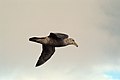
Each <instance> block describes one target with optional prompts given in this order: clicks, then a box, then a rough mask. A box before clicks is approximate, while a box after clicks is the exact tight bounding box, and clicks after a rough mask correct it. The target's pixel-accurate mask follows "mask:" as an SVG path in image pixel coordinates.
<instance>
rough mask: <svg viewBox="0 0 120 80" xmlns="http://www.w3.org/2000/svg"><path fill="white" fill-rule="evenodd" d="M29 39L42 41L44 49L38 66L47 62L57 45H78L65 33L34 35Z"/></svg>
mask: <svg viewBox="0 0 120 80" xmlns="http://www.w3.org/2000/svg"><path fill="white" fill-rule="evenodd" d="M29 40H30V41H33V42H37V43H40V44H42V47H43V51H42V53H41V56H40V57H39V60H38V62H37V64H36V67H37V66H40V65H42V64H43V63H45V62H46V61H47V60H48V59H49V58H50V57H51V56H52V55H53V53H54V52H55V47H63V46H67V45H72V44H73V45H75V46H76V47H78V45H77V44H76V43H75V41H74V40H73V39H72V38H68V35H67V34H63V33H50V35H49V36H47V37H40V38H39V37H32V38H30V39H29Z"/></svg>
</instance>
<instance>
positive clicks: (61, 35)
mask: <svg viewBox="0 0 120 80" xmlns="http://www.w3.org/2000/svg"><path fill="white" fill-rule="evenodd" d="M49 37H51V38H54V39H65V38H68V37H69V36H68V35H67V34H63V33H50V35H49Z"/></svg>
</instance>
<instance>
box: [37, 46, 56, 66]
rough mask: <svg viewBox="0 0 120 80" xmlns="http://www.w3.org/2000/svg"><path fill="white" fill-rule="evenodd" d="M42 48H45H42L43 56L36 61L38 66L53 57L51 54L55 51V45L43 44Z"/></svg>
mask: <svg viewBox="0 0 120 80" xmlns="http://www.w3.org/2000/svg"><path fill="white" fill-rule="evenodd" d="M42 48H43V50H42V53H41V56H40V57H39V59H38V61H37V63H36V67H37V66H40V65H42V64H43V63H45V62H46V61H47V60H48V59H50V58H51V56H52V55H53V53H54V52H55V47H53V46H49V45H42Z"/></svg>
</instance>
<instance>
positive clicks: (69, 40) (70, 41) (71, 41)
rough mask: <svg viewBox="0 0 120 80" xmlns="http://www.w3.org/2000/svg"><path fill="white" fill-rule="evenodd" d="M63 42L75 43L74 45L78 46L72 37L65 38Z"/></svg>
mask: <svg viewBox="0 0 120 80" xmlns="http://www.w3.org/2000/svg"><path fill="white" fill-rule="evenodd" d="M65 42H66V43H67V44H68V45H75V46H76V47H78V45H77V43H76V42H75V40H74V39H72V38H67V40H65Z"/></svg>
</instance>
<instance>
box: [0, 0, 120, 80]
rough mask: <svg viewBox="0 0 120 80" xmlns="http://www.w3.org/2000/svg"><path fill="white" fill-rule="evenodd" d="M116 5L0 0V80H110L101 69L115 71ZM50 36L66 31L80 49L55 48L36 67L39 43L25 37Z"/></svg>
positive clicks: (118, 43) (118, 48)
mask: <svg viewBox="0 0 120 80" xmlns="http://www.w3.org/2000/svg"><path fill="white" fill-rule="evenodd" d="M119 3H120V1H119V0H114V1H113V0H107V1H104V0H101V1H99V0H84V1H83V0H44V1H43V0H34V1H33V0H20V1H18V0H4V1H3V0H1V1H0V10H1V11H0V36H1V37H0V45H1V46H0V63H1V65H0V75H1V76H0V80H39V79H40V80H48V79H49V80H79V79H81V80H110V79H109V78H108V77H105V76H104V74H103V73H104V71H109V70H120V68H119V67H120V65H119V64H120V59H119V56H120V54H119V53H120V37H119V36H120V32H119V30H120V27H119V24H120V23H119V21H120V19H119V18H120V14H119V13H120V11H119V8H120V5H119ZM49 32H64V33H67V34H69V35H70V37H73V38H74V39H75V40H76V42H77V43H78V45H79V47H78V48H76V47H74V46H67V47H64V48H57V49H56V52H55V54H54V55H53V57H52V58H51V59H50V60H49V61H48V62H46V63H45V64H44V65H42V66H40V67H38V68H35V67H34V66H35V63H36V61H37V59H38V57H39V55H40V52H41V45H39V44H35V43H34V44H33V43H31V42H29V41H28V39H29V37H31V36H46V35H48V34H49ZM86 76H87V77H86ZM93 78H94V79H93Z"/></svg>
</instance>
